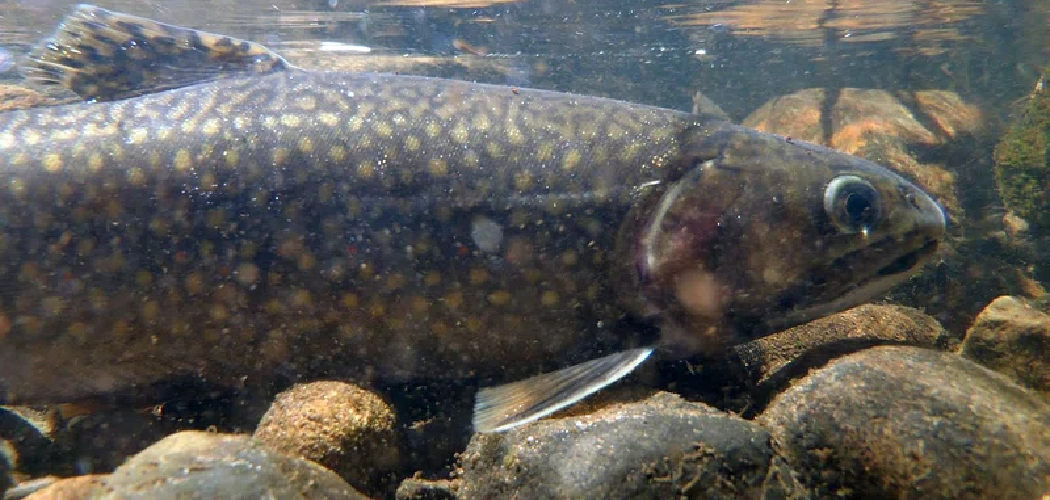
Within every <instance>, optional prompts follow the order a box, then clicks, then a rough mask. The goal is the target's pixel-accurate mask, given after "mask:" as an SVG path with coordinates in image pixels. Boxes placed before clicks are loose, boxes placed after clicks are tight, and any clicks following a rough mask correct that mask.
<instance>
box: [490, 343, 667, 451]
mask: <svg viewBox="0 0 1050 500" xmlns="http://www.w3.org/2000/svg"><path fill="white" fill-rule="evenodd" d="M652 353H653V349H652V348H649V347H646V348H640V349H631V350H629V351H623V352H618V353H616V354H611V355H609V356H605V357H603V358H598V359H593V360H590V361H587V362H584V363H580V364H578V365H574V366H570V367H568V368H563V369H561V370H558V371H555V372H550V373H544V374H542V375H537V376H535V377H532V378H528V379H525V380H521V381H518V382H512V383H509V384H504V385H498V386H495V387H486V388H484V389H481V390H480V391H478V395H477V399H476V400H475V403H474V431H475V432H503V431H505V430H508V429H511V428H513V427H517V426H519V425H522V424H527V423H529V422H532V421H535V420H538V419H540V418H543V417H545V416H547V415H550V414H551V413H554V412H556V411H558V410H560V409H562V408H565V407H567V406H570V405H572V404H574V403H576V402H578V401H580V400H582V399H583V398H586V397H587V396H590V395H591V394H594V393H595V392H598V391H599V390H601V389H602V388H604V387H605V386H608V385H610V384H612V383H613V382H616V381H617V380H620V379H621V378H623V377H624V376H626V375H627V374H628V373H631V372H632V371H633V370H634V369H635V368H636V367H637V366H638V365H640V364H642V362H643V361H645V360H646V359H648V358H649V356H650V355H651V354H652Z"/></svg>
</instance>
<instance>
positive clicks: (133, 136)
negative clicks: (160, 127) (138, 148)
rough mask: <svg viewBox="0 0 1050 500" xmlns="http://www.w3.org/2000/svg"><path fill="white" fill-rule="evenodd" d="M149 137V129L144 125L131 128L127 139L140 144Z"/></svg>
mask: <svg viewBox="0 0 1050 500" xmlns="http://www.w3.org/2000/svg"><path fill="white" fill-rule="evenodd" d="M148 139H149V130H147V129H146V128H144V127H139V128H135V129H132V130H131V132H129V133H128V141H130V142H131V143H132V144H141V143H143V142H146V141H147V140H148Z"/></svg>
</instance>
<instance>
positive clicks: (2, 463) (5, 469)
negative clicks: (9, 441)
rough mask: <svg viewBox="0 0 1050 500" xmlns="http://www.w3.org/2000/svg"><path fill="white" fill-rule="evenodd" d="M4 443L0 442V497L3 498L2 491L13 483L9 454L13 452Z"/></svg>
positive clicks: (5, 490)
mask: <svg viewBox="0 0 1050 500" xmlns="http://www.w3.org/2000/svg"><path fill="white" fill-rule="evenodd" d="M5 444H6V443H3V442H0V498H4V493H5V492H7V490H8V489H10V488H11V487H12V486H14V485H15V478H14V476H12V475H11V469H12V467H11V462H12V460H11V455H13V453H12V452H10V451H9V449H10V448H9V446H5Z"/></svg>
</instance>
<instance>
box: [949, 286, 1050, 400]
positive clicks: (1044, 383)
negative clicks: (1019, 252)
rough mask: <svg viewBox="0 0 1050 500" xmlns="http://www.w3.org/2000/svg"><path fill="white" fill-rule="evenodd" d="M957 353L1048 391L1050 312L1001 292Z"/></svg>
mask: <svg viewBox="0 0 1050 500" xmlns="http://www.w3.org/2000/svg"><path fill="white" fill-rule="evenodd" d="M959 353H960V354H962V356H963V357H965V358H969V359H972V360H974V361H976V362H978V363H980V364H982V365H984V366H987V367H988V368H991V369H993V370H995V371H997V372H999V373H1002V374H1005V375H1006V376H1008V377H1010V378H1012V379H1013V380H1015V381H1017V382H1018V383H1020V384H1021V385H1024V386H1026V387H1029V388H1032V389H1036V390H1038V391H1041V392H1043V393H1044V394H1050V314H1047V313H1046V312H1045V311H1042V310H1040V309H1037V308H1036V307H1034V306H1032V305H1031V303H1029V302H1028V301H1027V300H1025V299H1023V298H1021V297H1013V296H1003V297H999V298H997V299H995V300H994V301H992V303H991V304H988V307H986V308H984V310H983V311H981V313H980V314H978V315H977V319H975V320H974V324H973V326H971V327H970V329H969V330H968V331H967V332H966V338H965V339H964V340H963V343H962V346H961V348H960V350H959Z"/></svg>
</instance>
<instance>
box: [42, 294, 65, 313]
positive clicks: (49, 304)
mask: <svg viewBox="0 0 1050 500" xmlns="http://www.w3.org/2000/svg"><path fill="white" fill-rule="evenodd" d="M40 305H41V307H43V309H44V314H45V315H46V316H58V315H59V314H61V313H62V310H63V309H65V307H66V301H65V300H63V299H62V297H59V296H56V295H52V296H49V297H44V300H43V301H41V303H40Z"/></svg>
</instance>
